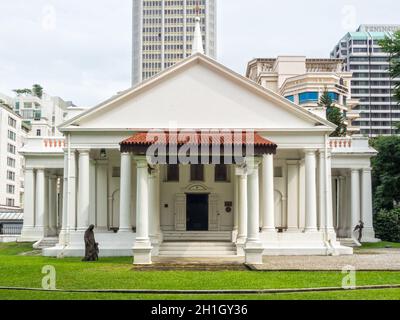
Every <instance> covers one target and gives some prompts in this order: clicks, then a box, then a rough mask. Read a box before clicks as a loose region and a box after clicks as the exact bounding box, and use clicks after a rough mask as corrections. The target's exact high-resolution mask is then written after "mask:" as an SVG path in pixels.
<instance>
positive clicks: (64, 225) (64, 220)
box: [59, 152, 68, 245]
mask: <svg viewBox="0 0 400 320" xmlns="http://www.w3.org/2000/svg"><path fill="white" fill-rule="evenodd" d="M61 183H62V186H63V188H62V192H63V195H62V215H61V231H60V236H59V244H60V245H66V244H67V230H68V196H67V194H68V152H64V172H63V178H62V180H61Z"/></svg>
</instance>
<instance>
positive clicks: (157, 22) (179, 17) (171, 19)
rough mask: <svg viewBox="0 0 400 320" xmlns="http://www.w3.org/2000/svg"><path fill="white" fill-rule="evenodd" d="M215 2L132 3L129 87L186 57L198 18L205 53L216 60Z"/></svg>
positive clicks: (160, 0) (166, 0) (157, 0)
mask: <svg viewBox="0 0 400 320" xmlns="http://www.w3.org/2000/svg"><path fill="white" fill-rule="evenodd" d="M216 1H217V0H175V1H169V0H133V50H132V53H133V56H132V84H133V85H135V84H138V83H140V82H141V81H143V80H146V79H148V78H150V77H152V76H153V75H155V74H157V73H158V72H160V71H162V70H164V69H166V68H168V67H170V66H172V65H174V64H175V63H176V62H178V61H180V60H182V59H184V58H185V57H187V56H189V55H190V54H191V51H192V41H193V35H194V28H195V18H196V16H199V17H200V18H201V29H202V33H203V43H204V50H205V53H206V54H207V55H208V56H210V57H212V58H215V57H216V48H217V37H216V36H217V34H216V27H217V25H216Z"/></svg>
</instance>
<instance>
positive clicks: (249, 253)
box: [244, 242, 264, 264]
mask: <svg viewBox="0 0 400 320" xmlns="http://www.w3.org/2000/svg"><path fill="white" fill-rule="evenodd" d="M244 251H245V261H246V264H262V263H263V261H262V258H263V252H264V248H263V246H262V243H261V242H248V243H246V247H245V248H244Z"/></svg>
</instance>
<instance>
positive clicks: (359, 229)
mask: <svg viewBox="0 0 400 320" xmlns="http://www.w3.org/2000/svg"><path fill="white" fill-rule="evenodd" d="M363 229H364V222H362V221H360V224H359V225H357V226H356V227H355V228H354V231H358V239H357V240H358V242H360V243H361V240H362V232H363Z"/></svg>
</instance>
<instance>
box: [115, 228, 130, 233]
mask: <svg viewBox="0 0 400 320" xmlns="http://www.w3.org/2000/svg"><path fill="white" fill-rule="evenodd" d="M117 233H133V230H132V228H129V227H128V228H119V229H118V232H117Z"/></svg>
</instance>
